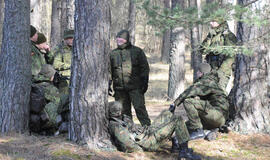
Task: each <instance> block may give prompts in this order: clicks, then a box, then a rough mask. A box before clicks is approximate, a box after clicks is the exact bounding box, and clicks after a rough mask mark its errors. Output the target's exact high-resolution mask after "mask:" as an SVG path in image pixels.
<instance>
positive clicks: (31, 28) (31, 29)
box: [30, 25, 37, 38]
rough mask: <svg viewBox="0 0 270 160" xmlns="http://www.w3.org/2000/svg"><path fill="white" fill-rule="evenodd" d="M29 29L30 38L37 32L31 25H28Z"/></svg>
mask: <svg viewBox="0 0 270 160" xmlns="http://www.w3.org/2000/svg"><path fill="white" fill-rule="evenodd" d="M30 31H31V32H30V38H31V37H33V36H34V35H35V34H36V33H37V29H36V28H35V27H34V26H32V25H30Z"/></svg>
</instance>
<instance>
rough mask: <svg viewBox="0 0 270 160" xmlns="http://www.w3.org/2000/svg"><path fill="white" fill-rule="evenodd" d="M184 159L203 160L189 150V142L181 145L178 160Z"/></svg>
mask: <svg viewBox="0 0 270 160" xmlns="http://www.w3.org/2000/svg"><path fill="white" fill-rule="evenodd" d="M182 158H185V159H188V160H201V157H200V156H199V155H196V154H194V153H193V150H192V149H190V148H188V142H185V143H182V144H180V151H179V155H178V160H181V159H182Z"/></svg>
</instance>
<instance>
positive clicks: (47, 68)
mask: <svg viewBox="0 0 270 160" xmlns="http://www.w3.org/2000/svg"><path fill="white" fill-rule="evenodd" d="M55 72H56V71H55V69H54V68H53V66H52V65H49V64H44V65H42V67H41V70H40V72H39V73H40V74H42V75H44V76H45V77H47V78H51V77H53V76H54V74H55Z"/></svg>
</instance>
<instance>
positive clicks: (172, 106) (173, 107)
mask: <svg viewBox="0 0 270 160" xmlns="http://www.w3.org/2000/svg"><path fill="white" fill-rule="evenodd" d="M169 111H170V112H172V113H174V111H175V105H174V104H170V107H169Z"/></svg>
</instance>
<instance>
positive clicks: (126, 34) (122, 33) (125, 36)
mask: <svg viewBox="0 0 270 160" xmlns="http://www.w3.org/2000/svg"><path fill="white" fill-rule="evenodd" d="M116 38H123V39H125V40H127V41H129V31H128V30H122V31H120V32H118V33H117V35H116Z"/></svg>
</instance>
